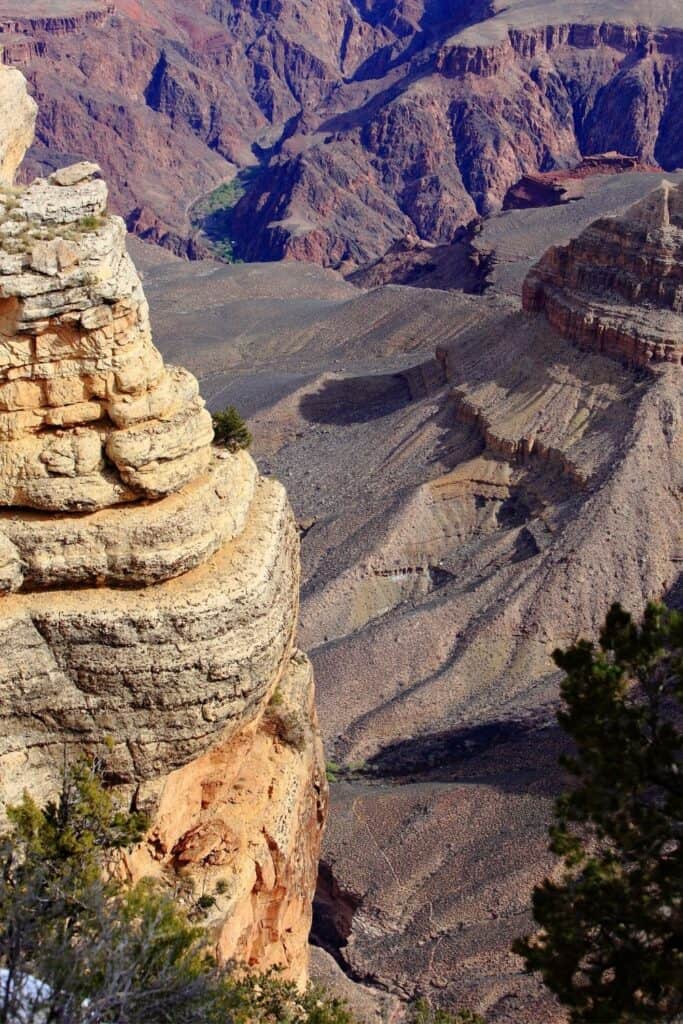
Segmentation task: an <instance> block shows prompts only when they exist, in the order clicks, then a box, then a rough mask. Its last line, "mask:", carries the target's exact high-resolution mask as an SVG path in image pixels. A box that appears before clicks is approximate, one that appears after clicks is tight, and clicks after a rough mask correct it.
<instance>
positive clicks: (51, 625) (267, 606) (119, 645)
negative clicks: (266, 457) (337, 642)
mask: <svg viewBox="0 0 683 1024" xmlns="http://www.w3.org/2000/svg"><path fill="white" fill-rule="evenodd" d="M129 514H130V513H129ZM298 557H299V546H298V534H297V531H296V526H295V523H294V519H293V516H292V513H291V510H290V507H289V504H288V501H287V497H286V494H285V491H284V489H283V488H282V487H281V485H280V484H278V483H276V482H275V481H269V480H263V479H262V480H260V481H259V482H258V485H257V487H256V492H255V496H254V500H253V502H252V504H251V507H250V511H249V516H248V519H247V523H246V527H245V529H244V531H243V532H242V533H241V534H240V535H239V536H237V537H236V538H234V539H233V540H231V541H230V542H228V543H227V544H225V545H223V547H221V548H220V550H218V551H217V552H216V553H215V554H214V555H212V556H211V557H210V558H208V559H207V560H206V561H205V562H203V564H201V565H200V566H198V567H197V568H195V569H193V570H191V571H190V572H187V573H185V574H184V575H183V576H182V577H180V578H178V579H172V580H168V581H166V582H164V583H160V584H158V585H155V586H150V587H146V588H143V589H136V590H123V589H111V588H108V587H102V588H98V589H87V588H85V589H80V590H71V591H62V592H59V593H57V592H55V591H49V592H33V593H26V594H11V595H8V596H6V597H4V598H3V599H2V608H3V615H2V617H1V618H0V638H1V639H2V643H3V647H4V649H5V651H6V655H5V657H4V659H3V662H2V666H1V667H0V718H1V719H2V738H1V739H0V776H1V781H0V797H1V798H2V800H16V799H17V797H18V796H19V795H20V794H21V792H22V789H23V787H24V785H25V784H26V780H27V779H29V778H30V780H31V789H32V791H33V792H34V794H35V795H36V796H37V797H39V798H40V796H41V795H42V794H44V793H46V792H48V791H49V789H50V786H51V785H52V784H54V782H55V777H56V773H58V771H59V765H60V764H61V763H62V760H63V757H64V751H65V749H66V750H67V751H68V749H69V747H70V746H73V748H74V749H78V750H83V749H89V750H92V751H95V750H100V751H102V749H103V748H102V743H103V740H104V738H105V737H107V736H108V737H111V742H112V744H113V748H112V750H111V752H107V761H108V763H109V765H110V769H111V775H112V778H114V779H116V780H117V781H119V782H121V783H125V784H127V785H129V786H135V785H137V784H139V783H140V782H142V781H145V780H149V779H153V778H158V777H159V776H162V775H165V774H167V773H168V772H169V771H172V770H174V769H175V768H178V767H180V766H181V765H184V764H187V763H188V762H189V761H191V760H192V759H193V758H195V757H197V756H199V755H200V754H203V753H204V752H205V751H206V750H207V748H209V747H211V746H212V744H213V743H214V742H215V741H216V739H217V738H218V737H221V738H222V739H223V740H224V739H226V738H227V737H229V736H230V735H232V734H233V733H234V732H235V731H237V730H238V729H241V728H243V727H244V726H245V724H247V723H248V722H249V721H250V720H251V719H253V718H254V716H255V715H256V714H257V713H258V710H259V706H260V704H261V702H262V700H263V698H264V696H265V695H266V693H267V692H268V691H269V689H270V688H271V687H272V685H273V681H274V680H275V679H276V678H277V677H278V674H279V673H280V671H281V667H282V665H283V664H284V662H285V661H286V659H287V657H288V655H289V651H290V647H291V644H292V638H293V634H294V629H295V624H296V617H297V608H298V587H299V569H298V566H299V563H298Z"/></svg>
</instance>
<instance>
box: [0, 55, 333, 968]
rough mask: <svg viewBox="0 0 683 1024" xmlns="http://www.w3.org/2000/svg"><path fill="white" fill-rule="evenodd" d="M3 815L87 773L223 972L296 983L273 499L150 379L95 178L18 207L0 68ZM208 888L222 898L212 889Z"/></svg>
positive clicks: (308, 770) (292, 570)
mask: <svg viewBox="0 0 683 1024" xmlns="http://www.w3.org/2000/svg"><path fill="white" fill-rule="evenodd" d="M9 108H11V109H12V111H13V116H12V118H11V119H8V120H6V121H5V122H4V124H3V146H4V150H5V152H4V159H3V181H2V189H1V191H0V205H1V207H2V216H1V217H0V221H1V223H0V506H2V508H1V510H0V549H1V551H2V571H1V573H0V589H1V590H2V596H1V597H0V634H1V635H2V638H3V644H4V649H5V656H4V658H3V662H2V667H1V668H0V717H1V719H2V724H3V729H2V742H1V744H0V798H1V800H2V808H3V813H4V808H5V807H6V806H7V804H8V803H9V804H11V803H13V802H16V801H17V800H18V799H19V798H20V797H21V794H22V792H23V791H25V790H28V791H30V793H31V794H32V795H33V796H34V797H35V798H36V799H39V800H43V799H45V798H47V797H48V796H49V795H50V794H51V793H53V792H54V790H55V788H56V787H57V786H58V785H59V781H60V778H61V772H62V770H63V764H64V762H65V760H66V761H69V760H73V759H74V758H77V757H78V756H83V755H89V756H91V757H96V758H97V759H98V760H99V762H100V763H101V764H102V771H103V774H104V778H105V779H106V781H107V782H108V783H109V784H111V785H112V786H114V787H115V788H116V790H117V794H118V798H119V799H120V800H122V801H125V802H126V804H127V805H128V806H130V807H132V808H136V809H140V810H144V811H145V812H146V813H147V814H148V816H149V818H150V822H151V824H150V831H149V834H148V836H147V838H146V841H145V842H144V843H143V844H142V846H141V847H140V848H138V849H136V850H135V851H134V853H133V854H132V855H131V857H130V858H129V861H128V870H129V872H130V874H131V877H133V878H137V877H142V876H143V875H144V876H147V875H153V876H158V877H159V878H160V879H161V880H162V881H163V882H164V883H165V884H166V885H167V886H169V887H170V888H171V889H173V887H174V886H175V885H176V884H180V881H182V883H183V884H184V885H185V886H188V885H190V884H191V885H194V886H196V887H198V888H199V889H200V891H202V892H212V891H213V889H214V888H215V887H217V883H218V882H219V881H220V883H221V884H220V887H219V888H220V892H219V893H218V895H217V896H216V902H215V905H213V906H212V909H211V913H210V915H209V918H208V921H207V924H208V926H209V928H210V929H211V934H212V936H213V940H214V942H215V946H216V949H217V951H218V954H219V955H220V956H221V958H222V959H224V960H226V961H227V960H232V959H236V960H239V961H241V962H244V963H246V964H249V965H251V966H253V967H255V968H257V969H262V970H265V969H268V968H270V967H271V966H278V967H281V968H283V969H284V970H285V972H286V974H287V976H288V977H290V978H292V979H294V980H295V981H297V982H299V983H303V982H304V981H305V979H306V977H307V972H308V932H309V928H310V920H311V899H312V894H313V888H314V886H315V880H316V875H317V862H318V852H319V845H320V838H321V834H322V827H323V824H324V820H325V813H326V799H327V797H326V792H327V791H326V782H325V775H324V762H323V757H322V746H321V742H320V736H319V732H318V727H317V720H316V715H315V710H314V707H313V677H312V672H311V666H310V663H309V661H308V660H307V658H306V657H305V656H304V655H303V654H302V653H301V652H300V651H299V650H298V649H297V646H296V624H297V613H298V604H299V542H298V534H297V531H296V526H295V522H294V519H293V516H292V513H291V510H290V507H289V504H288V501H287V496H286V494H285V491H284V488H283V487H282V486H281V485H279V484H277V483H276V482H275V481H273V480H265V479H264V478H263V477H261V476H260V475H259V473H258V470H257V468H256V466H255V464H254V462H253V461H252V459H251V458H250V457H249V455H248V454H247V453H246V452H244V451H235V452H233V451H230V450H228V449H227V448H225V447H220V446H215V445H213V444H212V441H213V426H212V419H211V416H210V414H209V412H208V411H207V410H206V408H205V406H204V401H203V400H202V399H201V398H200V397H199V393H198V385H197V381H196V380H195V378H194V377H193V376H192V375H191V374H190V373H188V372H187V371H186V370H184V369H182V368H181V367H174V366H167V365H165V364H164V361H163V359H162V357H161V355H160V353H159V351H158V349H157V348H156V347H155V346H154V344H153V342H152V334H151V327H150V320H149V309H148V305H147V301H146V299H145V296H144V292H143V290H142V286H141V282H140V278H139V276H138V274H137V271H136V269H135V266H134V264H133V262H132V260H131V258H130V256H129V255H128V252H127V250H126V229H125V224H124V223H123V221H122V220H121V218H120V217H117V216H113V215H111V214H109V213H108V211H107V199H108V196H107V186H106V183H105V181H104V180H103V179H102V177H101V173H100V168H99V167H98V165H96V164H94V163H78V164H75V165H71V166H69V167H66V168H62V169H60V170H58V171H56V172H55V173H53V174H52V175H50V177H49V178H48V179H36V180H34V181H33V182H32V183H31V184H30V185H29V186H27V187H15V186H14V184H13V177H14V172H15V170H16V167H17V164H18V163H19V161H20V159H21V157H22V155H23V149H24V148H25V145H26V144H27V142H28V141H29V139H30V136H31V133H32V128H33V122H34V120H35V116H36V110H35V104H34V102H33V101H32V100H31V99H29V97H28V95H27V93H26V84H25V82H24V81H23V79H21V76H20V75H19V73H18V72H16V71H13V70H8V69H1V70H0V110H5V111H6V110H7V109H9ZM217 891H218V888H217Z"/></svg>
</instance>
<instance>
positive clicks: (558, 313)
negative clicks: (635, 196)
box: [523, 181, 683, 366]
mask: <svg viewBox="0 0 683 1024" xmlns="http://www.w3.org/2000/svg"><path fill="white" fill-rule="evenodd" d="M523 303H524V308H525V309H526V310H527V311H529V312H538V311H539V310H543V311H544V312H545V315H546V317H547V318H548V321H549V322H550V324H552V326H553V327H555V328H556V329H557V330H558V331H559V333H560V334H561V335H562V336H563V337H564V338H567V339H568V340H569V341H574V342H576V343H577V344H578V345H581V346H582V347H584V348H592V349H595V350H597V351H599V352H604V353H605V354H606V355H611V356H616V357H617V358H621V359H624V360H626V361H627V362H630V363H632V364H634V365H636V366H649V365H650V364H651V363H653V362H663V361H665V362H670V363H681V362H683V187H681V186H678V187H674V186H673V185H672V184H670V183H669V182H667V181H664V182H662V184H661V186H660V187H659V188H658V189H656V190H655V191H654V192H653V193H652V194H651V195H649V196H647V197H646V198H645V199H643V200H641V201H640V202H638V203H636V204H635V206H632V207H631V208H630V209H629V210H628V211H627V212H626V213H625V214H624V215H623V216H622V217H605V218H602V219H600V220H597V221H596V222H595V223H594V224H592V225H591V226H590V227H589V228H587V229H586V230H585V231H583V232H582V233H581V234H580V235H579V237H578V238H575V239H574V240H573V241H572V242H570V243H569V245H565V246H556V247H553V248H551V249H550V250H549V251H548V252H547V253H546V255H545V256H544V257H543V258H542V259H541V260H540V262H539V263H538V264H537V265H536V266H535V267H534V268H533V270H532V271H531V272H530V273H529V275H528V277H527V279H526V281H525V283H524V291H523Z"/></svg>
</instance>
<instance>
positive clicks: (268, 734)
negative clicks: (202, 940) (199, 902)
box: [130, 652, 327, 982]
mask: <svg viewBox="0 0 683 1024" xmlns="http://www.w3.org/2000/svg"><path fill="white" fill-rule="evenodd" d="M153 789H154V790H158V789H159V784H158V782H157V783H155V784H154V786H153ZM142 798H143V799H144V790H143V793H142ZM158 808H159V809H158V812H157V814H156V819H155V824H154V827H153V830H152V833H151V835H150V842H149V844H148V845H147V846H146V847H144V848H142V849H141V850H139V851H137V853H136V854H135V855H134V856H133V857H132V858H131V860H130V869H131V872H132V874H133V875H134V876H136V877H139V876H141V875H161V876H162V877H164V876H165V877H168V876H169V875H171V876H177V877H179V878H180V879H181V880H182V879H184V878H187V877H188V876H194V877H196V878H197V879H198V880H201V884H202V885H203V886H204V887H205V891H207V892H213V891H215V890H216V887H217V884H218V883H222V884H221V885H220V886H219V888H220V892H219V895H218V896H217V903H216V906H215V907H214V908H213V910H212V911H211V912H210V916H209V918H208V920H207V924H208V926H209V927H210V928H211V929H212V930H213V931H214V933H215V935H216V941H217V946H218V949H219V951H220V953H221V954H222V955H223V956H224V957H225V958H226V959H227V958H231V957H234V958H236V959H237V960H239V961H240V962H242V963H246V964H248V965H250V966H253V967H257V968H260V969H267V968H269V967H271V966H272V967H276V966H277V967H281V966H283V965H286V966H287V968H288V972H289V974H290V976H291V977H293V978H294V979H295V980H296V981H299V982H301V981H305V979H306V976H307V968H308V951H307V943H308V933H309V930H310V926H311V912H312V903H311V892H312V891H313V889H314V888H315V883H316V878H317V874H318V857H317V853H318V850H317V846H316V844H315V843H311V837H312V836H316V835H317V834H319V832H320V829H321V827H322V825H323V823H324V820H325V818H326V813H327V784H326V780H325V762H324V759H323V751H322V744H321V742H320V737H319V733H318V731H317V721H316V716H315V710H314V706H313V676H312V672H311V666H310V664H309V662H308V660H307V659H306V658H305V656H303V655H302V654H300V653H298V652H296V653H294V654H293V655H292V658H291V661H289V663H288V664H286V665H285V668H284V671H283V674H282V677H281V679H280V681H279V683H278V685H277V688H276V690H275V691H274V692H273V695H272V697H271V701H270V703H269V704H268V705H267V706H266V707H265V709H264V708H263V707H262V708H261V712H260V714H259V716H258V718H257V719H256V720H255V721H254V722H253V723H252V724H251V725H250V726H248V727H246V728H243V729H241V731H240V732H239V733H238V734H237V735H236V736H235V737H234V738H226V739H224V740H222V741H221V743H220V744H219V745H217V746H216V747H214V748H213V749H212V750H211V751H210V752H209V753H206V754H204V755H203V756H202V757H200V758H198V759H197V760H196V761H193V762H192V763H191V764H189V765H187V766H186V767H185V768H181V769H180V770H178V771H177V772H174V773H173V774H172V775H170V776H169V777H168V778H166V779H165V780H163V782H162V784H161V791H160V794H159V796H158Z"/></svg>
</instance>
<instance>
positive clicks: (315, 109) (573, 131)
mask: <svg viewBox="0 0 683 1024" xmlns="http://www.w3.org/2000/svg"><path fill="white" fill-rule="evenodd" d="M64 6H65V9H68V6H69V5H68V3H66V2H65V5H64ZM488 11H489V5H488V4H484V3H481V4H475V5H472V4H464V3H456V4H445V3H436V2H433V3H427V2H424V3H417V4H415V3H410V4H409V3H407V2H406V3H401V2H396V3H392V4H384V5H382V6H381V9H377V10H375V8H374V7H373V8H368V9H366V8H365V7H364V6H363V7H361V6H359V5H356V4H353V3H351V2H350V0H343V2H342V3H341V4H333V3H331V2H329V0H318V2H317V3H315V4H312V5H310V7H308V8H307V9H306V11H305V13H302V12H301V10H300V5H298V4H296V3H294V0H288V2H283V3H278V4H277V5H275V4H272V3H263V4H259V5H258V6H257V7H254V5H250V4H245V3H236V4H227V3H225V2H222V0H214V2H209V0H205V2H203V3H201V4H199V5H196V6H195V7H194V8H193V11H192V13H190V14H188V13H187V11H186V10H185V9H184V7H183V6H182V5H180V4H179V3H171V4H160V3H158V2H157V0H135V2H133V0H126V2H123V3H121V4H117V5H116V6H115V9H113V10H112V9H111V6H110V5H106V4H100V5H97V4H96V3H93V8H92V10H84V9H83V8H81V9H79V13H78V14H77V15H76V14H74V15H72V16H70V17H69V16H68V15H67V13H65V14H64V16H62V17H58V16H56V15H55V16H54V17H50V18H44V19H29V18H26V17H22V14H21V11H20V10H19V9H18V10H17V13H16V14H15V15H14V16H13V17H11V18H9V17H5V18H4V19H2V20H0V44H2V45H3V60H4V61H5V62H6V63H10V64H17V65H19V66H21V67H22V68H23V69H24V70H25V72H26V74H27V76H28V77H29V79H30V81H31V84H32V88H33V90H34V92H35V94H36V96H37V97H38V99H39V100H40V105H41V113H40V116H39V120H38V135H37V146H36V147H34V149H33V151H32V154H31V160H30V164H29V166H30V168H31V169H32V170H34V169H39V168H42V169H45V167H46V166H47V167H49V166H50V165H51V164H52V163H54V162H59V161H60V160H65V159H68V158H73V157H77V156H78V157H83V156H89V157H92V155H93V154H94V153H95V151H96V155H97V157H98V159H99V160H100V162H101V163H102V164H103V166H104V168H105V171H106V173H107V176H108V178H109V179H110V182H111V185H112V196H113V203H114V205H115V207H116V208H117V210H118V211H119V212H120V213H122V214H123V215H124V216H125V217H126V219H127V221H128V225H129V228H131V229H132V230H135V231H136V232H137V233H138V234H140V235H142V236H144V237H148V238H150V239H152V240H155V241H158V242H161V243H162V244H164V245H166V246H168V247H169V248H172V249H174V250H175V251H177V252H181V253H185V254H189V255H201V253H202V251H204V246H203V243H202V240H201V239H199V238H198V237H197V233H196V232H195V231H194V230H193V228H192V226H191V224H190V223H189V220H188V205H189V204H190V203H191V201H192V200H193V199H194V198H196V197H197V196H199V195H201V194H203V193H208V192H210V191H211V190H212V189H213V188H214V187H216V186H217V185H218V184H219V183H220V182H221V181H223V180H224V179H226V178H229V177H231V176H232V175H233V174H234V173H235V170H236V169H239V168H244V167H249V166H252V167H257V166H260V167H261V168H263V173H262V174H255V175H254V177H253V178H252V180H251V181H250V183H249V185H248V188H247V194H246V195H245V196H244V198H242V200H241V201H240V202H239V204H238V205H237V208H236V210H235V211H234V216H233V217H232V224H231V228H230V230H231V233H232V235H233V238H234V246H235V251H236V254H237V255H238V256H240V257H242V258H246V259H280V258H284V259H302V260H312V261H315V262H318V263H322V264H325V265H335V266H336V265H341V264H349V265H353V264H362V263H365V262H367V261H369V260H371V259H373V258H376V257H377V256H379V255H381V254H383V253H384V252H385V251H386V250H387V249H388V248H389V246H390V245H391V244H392V243H393V242H395V241H396V240H397V239H399V238H402V237H404V236H406V235H408V234H418V235H419V236H420V237H422V238H424V239H426V240H428V241H432V242H448V241H450V240H451V239H452V237H453V235H454V233H455V232H456V231H457V229H458V228H459V227H460V226H462V225H463V224H466V223H467V222H468V221H469V220H471V219H472V218H473V217H475V216H477V215H480V214H487V213H490V212H494V211H496V210H498V209H500V207H501V205H502V202H503V198H504V196H505V193H506V192H507V190H508V189H509V187H510V186H511V185H512V184H514V183H515V182H516V181H517V180H518V179H519V178H520V177H521V176H522V175H523V174H526V173H529V172H535V171H539V170H549V169H551V168H554V167H567V166H572V165H573V164H575V163H577V162H578V161H579V159H580V157H581V155H582V154H595V153H601V152H606V151H610V150H616V151H619V152H621V153H625V154H627V155H631V156H636V157H638V158H639V159H641V160H642V161H644V162H647V163H654V162H656V163H658V164H660V165H661V166H662V167H663V168H673V167H676V166H680V165H681V164H683V115H681V110H682V109H683V70H682V69H683V28H682V27H681V26H673V27H671V28H657V29H650V28H648V27H647V26H643V25H640V24H636V23H635V19H634V24H632V25H629V24H626V23H624V24H606V23H603V20H602V17H601V16H600V11H599V5H598V4H596V20H595V24H588V23H581V24H572V23H571V22H567V23H566V24H553V25H542V24H541V25H539V26H538V27H537V28H528V27H523V28H517V27H515V24H514V13H513V14H512V15H510V24H509V25H507V26H504V28H503V29H501V28H500V26H498V25H497V23H496V31H495V32H492V31H490V28H489V21H487V16H488ZM122 143H123V144H122Z"/></svg>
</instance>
